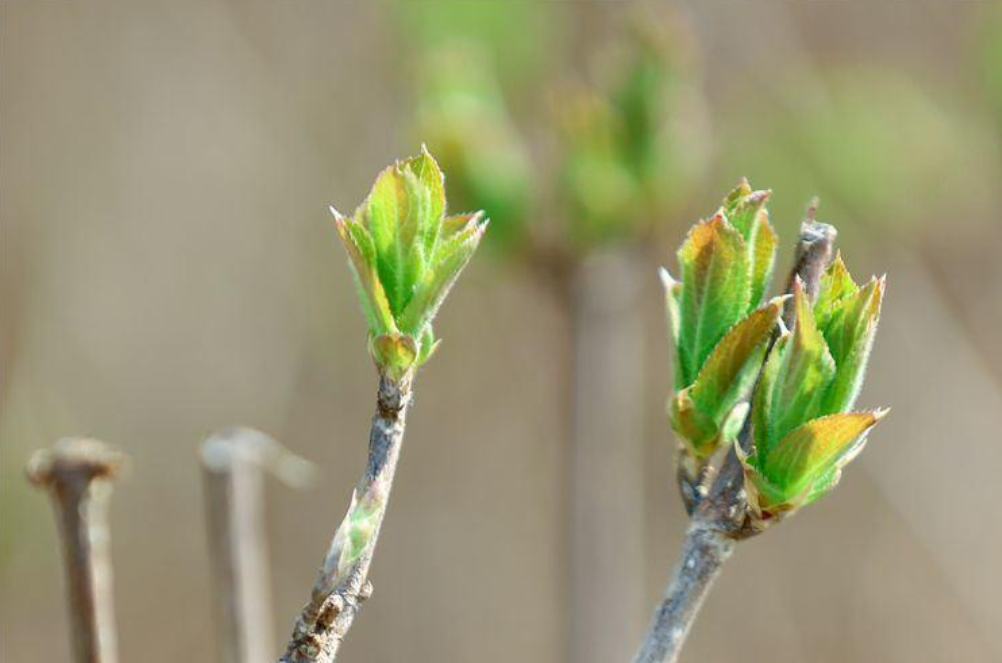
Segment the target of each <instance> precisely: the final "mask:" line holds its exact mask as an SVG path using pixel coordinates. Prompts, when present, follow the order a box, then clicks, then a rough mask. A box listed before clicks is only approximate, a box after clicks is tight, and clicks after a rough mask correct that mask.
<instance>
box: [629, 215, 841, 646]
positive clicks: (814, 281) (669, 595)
mask: <svg viewBox="0 0 1002 663" xmlns="http://www.w3.org/2000/svg"><path fill="white" fill-rule="evenodd" d="M815 209H816V203H812V205H811V207H810V208H809V209H808V212H807V219H806V220H805V221H804V224H803V225H802V226H801V229H800V239H799V241H798V243H797V251H796V259H795V262H794V266H793V270H792V272H791V274H790V279H789V286H788V289H787V293H788V294H789V293H791V291H792V287H793V284H794V282H795V281H797V280H798V279H799V280H800V281H801V282H802V283H803V286H804V290H805V292H807V293H817V291H818V286H819V282H820V279H821V275H822V273H823V272H824V269H825V267H826V266H827V265H828V262H829V261H830V260H831V256H832V249H833V246H834V243H835V236H836V232H835V228H833V227H832V226H830V225H827V224H824V223H818V222H816V221H815V220H814V210H815ZM765 358H768V353H767V354H766V357H765ZM765 358H764V359H763V362H764V361H765ZM737 445H740V447H741V449H742V450H743V451H744V452H746V453H747V452H748V450H749V449H750V447H751V417H748V418H746V419H745V422H744V426H743V427H742V429H741V432H740V434H739V435H738V440H737ZM707 480H708V481H709V482H710V487H709V490H708V492H707V494H706V497H705V498H703V499H702V500H701V501H700V502H699V504H698V505H697V506H696V507H695V510H694V513H693V518H692V525H691V526H690V527H689V531H688V532H687V533H686V536H685V540H684V542H683V544H682V558H681V560H680V561H679V564H678V566H677V567H676V568H675V572H674V574H673V577H672V580H671V582H670V583H669V585H668V587H667V589H666V590H665V594H664V598H663V600H662V601H661V604H660V605H659V606H658V607H657V609H656V610H655V612H654V616H653V618H652V619H651V624H650V626H649V627H648V631H647V635H646V636H645V638H644V642H643V644H642V645H641V647H640V651H639V652H637V655H636V656H635V657H634V659H633V663H674V662H675V661H677V660H678V657H679V654H680V653H681V651H682V645H683V644H684V643H685V638H686V636H687V635H688V634H689V629H690V628H692V624H693V622H694V621H695V619H696V615H697V614H698V613H699V609H700V607H701V606H702V604H703V601H704V599H705V598H706V595H707V594H708V593H709V591H710V588H711V587H712V586H713V582H714V580H716V578H717V576H718V575H720V571H721V569H722V568H723V564H724V562H726V561H727V559H728V558H729V557H730V556H731V554H732V553H733V550H734V544H735V543H736V542H737V541H740V540H742V539H745V538H748V537H751V536H754V535H755V534H758V532H759V530H758V529H756V528H755V527H754V526H753V525H752V524H751V523H750V522H749V519H748V517H747V502H746V494H745V485H744V470H743V468H742V465H741V461H740V460H739V458H738V454H737V449H736V448H735V445H732V446H731V447H730V448H729V449H728V451H727V452H726V456H725V458H724V461H723V464H722V465H721V468H720V471H719V472H717V473H716V474H713V473H710V475H709V476H708V477H707Z"/></svg>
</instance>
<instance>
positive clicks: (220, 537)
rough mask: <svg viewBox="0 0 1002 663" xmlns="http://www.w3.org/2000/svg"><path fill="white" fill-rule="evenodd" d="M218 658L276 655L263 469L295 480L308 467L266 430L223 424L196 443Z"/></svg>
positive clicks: (303, 477) (302, 480)
mask: <svg viewBox="0 0 1002 663" xmlns="http://www.w3.org/2000/svg"><path fill="white" fill-rule="evenodd" d="M202 467H203V469H204V474H205V497H206V509H207V512H208V520H209V545H210V551H211V558H212V567H213V576H214V579H215V584H216V592H215V594H216V596H215V599H216V601H215V604H216V605H215V608H216V623H217V628H218V629H219V638H218V648H219V660H220V662H221V663H267V661H270V660H271V659H272V657H273V656H274V651H275V650H274V632H273V624H272V614H271V603H272V602H271V590H270V587H269V573H268V552H267V551H268V549H267V545H266V541H265V535H264V531H263V522H264V517H263V513H262V512H263V510H264V496H263V494H262V484H263V481H262V470H270V471H271V472H273V473H274V474H275V475H276V476H277V477H278V478H279V479H280V480H282V481H284V482H285V483H287V484H290V485H292V486H295V487H299V486H304V485H306V484H307V483H308V482H309V481H310V479H311V478H312V476H313V472H314V468H313V465H312V464H311V463H309V462H308V461H305V460H303V459H302V458H299V457H298V456H296V455H294V454H292V453H291V452H290V451H288V450H287V449H285V448H284V447H283V446H282V445H280V444H279V443H278V442H276V441H275V440H273V439H272V438H270V437H268V436H267V435H265V434H264V433H261V432H259V431H256V430H253V429H250V428H227V429H225V430H222V431H220V432H218V433H216V434H215V435H213V436H211V437H210V438H209V439H208V440H206V441H205V443H204V444H203V445H202Z"/></svg>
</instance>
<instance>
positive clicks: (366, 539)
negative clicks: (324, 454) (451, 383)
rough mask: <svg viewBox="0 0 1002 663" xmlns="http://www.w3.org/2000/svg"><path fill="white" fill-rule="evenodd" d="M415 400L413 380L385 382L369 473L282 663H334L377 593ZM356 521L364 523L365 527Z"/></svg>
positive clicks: (371, 436)
mask: <svg viewBox="0 0 1002 663" xmlns="http://www.w3.org/2000/svg"><path fill="white" fill-rule="evenodd" d="M410 400H411V389H410V377H409V376H405V377H404V378H403V379H402V380H400V381H394V380H392V379H390V378H389V377H387V376H385V375H384V376H381V377H380V380H379V393H378V395H377V398H376V414H375V416H374V417H373V418H372V430H371V432H370V434H369V459H368V463H367V465H366V468H365V473H364V474H363V475H362V478H361V479H360V480H359V482H358V486H357V487H356V488H355V493H354V495H353V496H352V504H351V507H350V508H349V510H348V514H347V516H346V517H345V519H344V521H343V522H342V523H341V526H340V527H338V529H337V531H336V532H335V533H334V538H333V539H332V541H331V544H330V548H329V549H328V551H327V555H326V557H325V558H324V563H323V566H322V567H321V569H320V573H319V575H318V576H317V580H316V582H315V583H314V585H313V592H312V595H311V597H310V601H309V603H307V604H306V606H305V607H304V608H303V610H302V613H300V615H299V617H298V619H297V620H296V625H295V628H294V630H293V633H292V639H291V640H290V641H289V645H288V647H287V648H286V651H285V654H284V655H283V656H282V658H281V659H280V663H331V662H332V661H334V659H335V658H336V657H337V653H338V649H340V647H341V642H342V641H343V640H344V637H345V635H346V634H347V632H348V629H350V628H351V625H352V623H353V622H354V621H355V616H356V615H357V614H358V610H359V606H360V604H361V603H362V602H363V601H364V600H365V599H366V598H368V597H369V595H370V594H371V593H372V585H371V584H370V583H369V581H368V575H369V565H370V564H371V563H372V555H373V552H374V551H375V548H376V540H377V539H378V537H379V529H380V526H381V525H382V521H383V515H384V514H385V512H386V502H387V500H388V498H389V493H390V489H391V488H392V486H393V475H394V473H395V471H396V467H397V459H398V457H399V455H400V445H401V443H402V442H403V437H404V419H405V416H406V413H407V407H408V405H409V404H410ZM359 514H360V515H359ZM356 516H357V517H358V518H360V519H364V522H363V523H361V524H359V523H358V522H357V521H356ZM359 539H362V548H361V549H360V550H356V549H354V547H353V546H354V545H356V544H357V543H358V540H359Z"/></svg>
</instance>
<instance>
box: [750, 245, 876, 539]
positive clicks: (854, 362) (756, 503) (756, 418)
mask: <svg viewBox="0 0 1002 663" xmlns="http://www.w3.org/2000/svg"><path fill="white" fill-rule="evenodd" d="M883 293H884V279H873V280H871V281H870V282H869V283H868V284H867V285H866V286H864V287H863V288H859V287H858V286H857V285H856V284H855V282H853V280H852V277H851V276H850V275H849V272H848V271H847V270H846V268H845V265H844V264H843V262H842V258H841V256H837V257H836V258H835V261H834V262H833V263H832V264H831V266H830V267H829V268H828V270H827V272H826V273H825V274H824V276H823V277H822V279H821V285H820V290H819V294H818V299H817V302H816V303H815V304H814V305H811V303H810V301H809V299H808V297H807V294H806V293H805V292H804V288H803V285H802V284H801V283H800V282H799V281H797V282H796V283H795V284H794V302H793V304H794V307H795V309H794V312H795V318H794V320H795V321H794V324H793V330H792V332H784V333H783V334H782V336H781V337H780V338H779V340H778V341H777V342H776V344H775V346H774V348H773V350H772V352H771V354H770V356H769V359H768V360H767V361H766V364H765V366H764V368H763V370H762V375H761V378H760V382H759V385H758V387H757V388H756V391H755V396H754V400H753V404H752V413H751V418H752V437H753V440H754V449H753V451H752V452H751V454H750V455H748V456H745V455H744V454H743V453H741V450H740V449H738V452H739V456H740V457H741V460H742V463H743V465H744V468H745V477H746V480H745V486H746V489H747V493H748V502H749V506H750V508H751V511H752V515H753V517H754V518H755V519H756V520H757V521H759V523H764V522H765V521H767V520H769V519H771V518H778V517H781V516H783V515H784V514H788V513H790V512H793V511H795V510H797V509H799V508H800V507H802V506H805V505H807V504H810V503H811V502H813V501H814V500H816V499H818V498H819V497H821V496H822V495H824V494H826V493H827V492H829V491H830V490H831V489H832V488H834V487H835V485H836V484H837V483H838V480H839V477H840V475H841V470H842V468H843V467H844V466H845V465H846V464H847V463H848V462H849V461H851V460H852V459H853V458H855V456H856V455H857V454H858V453H859V452H860V451H861V450H862V448H863V444H864V443H865V441H866V434H867V432H868V431H869V429H870V428H872V427H873V425H874V424H876V423H877V422H878V421H879V420H880V419H881V418H882V417H883V416H884V415H885V414H886V412H887V411H886V410H876V411H873V412H849V410H850V409H851V408H852V406H853V403H854V402H855V400H856V396H857V394H858V393H859V388H860V386H861V384H862V380H863V373H864V371H865V368H866V361H867V359H868V357H869V354H870V348H871V347H872V344H873V337H874V335H875V333H876V331H877V321H878V319H879V317H880V305H881V301H882V299H883Z"/></svg>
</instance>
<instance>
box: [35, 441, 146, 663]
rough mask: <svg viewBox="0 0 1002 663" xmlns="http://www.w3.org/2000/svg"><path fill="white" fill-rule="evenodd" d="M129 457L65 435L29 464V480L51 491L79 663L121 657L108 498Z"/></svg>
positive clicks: (113, 661) (111, 661)
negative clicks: (118, 641) (115, 608)
mask: <svg viewBox="0 0 1002 663" xmlns="http://www.w3.org/2000/svg"><path fill="white" fill-rule="evenodd" d="M125 460H126V459H125V456H124V455H123V454H121V453H119V452H118V451H116V450H114V449H112V448H111V447H109V446H108V445H106V444H104V443H103V442H99V441H97V440H90V439H84V438H64V439H62V440H59V441H58V442H57V443H56V444H55V445H54V446H53V447H52V448H51V449H45V450H42V451H37V452H35V454H34V455H33V456H32V457H31V460H30V461H29V463H28V468H27V474H28V479H29V480H30V481H31V482H32V483H33V484H35V485H36V486H39V487H41V488H44V489H46V490H47V491H48V492H49V494H50V495H51V496H52V501H53V506H54V508H55V511H56V519H57V521H58V523H59V529H60V536H61V538H62V544H63V557H64V563H65V567H66V585H67V592H68V595H69V605H68V608H69V620H70V628H71V631H72V641H73V660H74V661H75V663H116V662H117V660H118V651H117V644H116V634H115V615H114V600H113V597H112V573H111V558H110V551H109V543H110V538H111V537H110V534H109V530H108V501H109V498H110V496H111V487H112V483H111V480H112V479H113V478H114V477H115V476H116V475H117V474H118V473H119V472H120V471H121V469H122V468H123V466H124V465H125Z"/></svg>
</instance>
